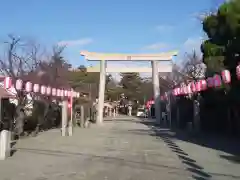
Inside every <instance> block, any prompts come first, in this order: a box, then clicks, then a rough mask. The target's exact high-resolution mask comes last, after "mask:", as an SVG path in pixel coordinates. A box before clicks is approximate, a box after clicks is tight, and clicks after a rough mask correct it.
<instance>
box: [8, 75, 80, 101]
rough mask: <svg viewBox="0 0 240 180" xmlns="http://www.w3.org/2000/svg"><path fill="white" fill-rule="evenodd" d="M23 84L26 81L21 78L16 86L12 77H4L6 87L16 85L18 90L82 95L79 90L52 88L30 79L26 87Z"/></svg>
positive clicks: (61, 95)
mask: <svg viewBox="0 0 240 180" xmlns="http://www.w3.org/2000/svg"><path fill="white" fill-rule="evenodd" d="M23 85H24V82H23V81H22V80H21V79H18V80H16V82H15V86H14V84H13V81H12V78H11V77H5V78H4V88H5V89H10V88H12V86H14V87H15V89H16V90H18V91H22V90H25V91H26V92H29V93H30V92H34V93H40V94H42V95H47V96H58V97H80V93H79V92H75V91H71V90H70V91H69V90H64V89H57V88H52V87H50V86H45V85H39V84H33V83H32V82H30V81H28V82H26V83H25V88H23V87H24V86H23Z"/></svg>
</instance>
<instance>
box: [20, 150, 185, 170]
mask: <svg viewBox="0 0 240 180" xmlns="http://www.w3.org/2000/svg"><path fill="white" fill-rule="evenodd" d="M17 150H18V151H22V152H28V153H33V154H40V155H48V156H56V157H69V156H79V157H84V158H87V159H88V160H90V161H99V162H106V163H113V164H116V165H122V166H124V165H127V166H129V167H134V168H137V169H146V170H152V169H158V168H163V169H171V170H176V171H178V172H179V174H181V171H182V170H183V169H181V168H177V167H173V166H166V165H160V164H155V163H146V162H142V161H139V162H138V161H132V160H127V159H124V158H119V157H110V156H101V155H93V154H86V153H75V152H66V151H57V150H49V149H31V148H17ZM176 173H177V172H176Z"/></svg>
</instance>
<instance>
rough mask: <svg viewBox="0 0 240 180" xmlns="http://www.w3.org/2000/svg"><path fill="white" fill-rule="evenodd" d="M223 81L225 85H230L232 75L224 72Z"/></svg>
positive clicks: (226, 71)
mask: <svg viewBox="0 0 240 180" xmlns="http://www.w3.org/2000/svg"><path fill="white" fill-rule="evenodd" d="M222 80H223V82H224V83H225V84H228V83H230V82H231V75H230V71H229V70H223V71H222Z"/></svg>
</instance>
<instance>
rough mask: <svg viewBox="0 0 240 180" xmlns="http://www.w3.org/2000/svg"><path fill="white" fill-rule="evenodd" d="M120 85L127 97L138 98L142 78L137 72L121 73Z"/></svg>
mask: <svg viewBox="0 0 240 180" xmlns="http://www.w3.org/2000/svg"><path fill="white" fill-rule="evenodd" d="M120 76H121V80H120V85H121V86H122V88H123V91H124V93H125V96H127V97H128V98H129V99H139V98H140V97H139V96H140V92H141V84H142V78H141V77H140V75H139V73H121V74H120Z"/></svg>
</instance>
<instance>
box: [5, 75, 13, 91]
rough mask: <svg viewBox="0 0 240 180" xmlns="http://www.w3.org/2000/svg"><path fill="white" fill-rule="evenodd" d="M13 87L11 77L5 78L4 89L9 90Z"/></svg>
mask: <svg viewBox="0 0 240 180" xmlns="http://www.w3.org/2000/svg"><path fill="white" fill-rule="evenodd" d="M11 87H12V78H11V77H5V78H4V88H5V89H9V88H11Z"/></svg>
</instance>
